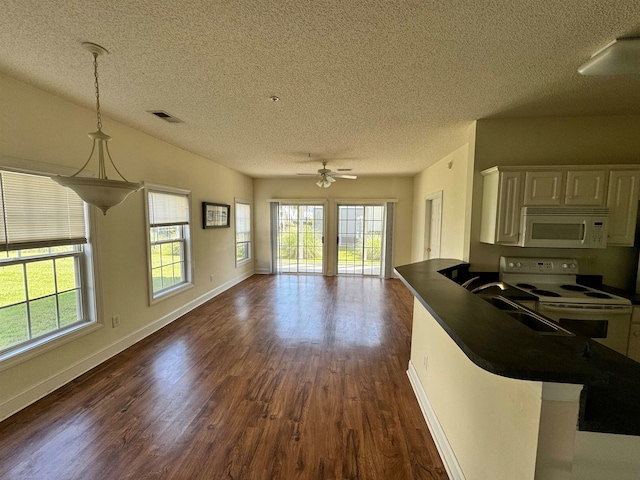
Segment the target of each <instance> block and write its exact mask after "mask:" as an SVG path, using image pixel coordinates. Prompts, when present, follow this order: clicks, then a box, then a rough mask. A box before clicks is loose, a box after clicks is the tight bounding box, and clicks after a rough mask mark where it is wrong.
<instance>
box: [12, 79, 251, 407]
mask: <svg viewBox="0 0 640 480" xmlns="http://www.w3.org/2000/svg"><path fill="white" fill-rule="evenodd" d="M0 106H1V107H2V108H0V156H6V157H14V158H18V159H25V160H30V161H37V162H43V163H48V164H54V165H63V166H73V167H76V168H79V167H80V166H81V165H82V163H83V162H84V161H85V160H86V158H87V156H88V154H89V151H90V149H91V141H90V140H89V138H88V137H87V133H88V132H90V131H93V130H95V113H94V112H91V111H90V110H86V109H84V108H80V107H78V106H76V105H74V104H71V103H69V102H67V101H65V100H62V99H60V98H58V97H55V96H52V95H49V94H47V93H45V92H43V91H41V90H38V89H36V88H33V87H30V86H28V85H25V84H23V83H20V82H17V81H15V80H13V79H11V78H9V77H6V76H1V75H0ZM103 123H104V130H105V132H106V133H108V134H109V135H111V136H112V137H113V141H112V142H111V144H110V150H111V153H112V155H113V158H114V160H115V162H116V165H117V166H118V167H119V168H120V170H121V171H122V173H123V174H124V175H125V176H126V177H127V178H128V179H129V180H131V181H139V180H145V181H147V182H152V183H158V184H165V185H170V186H175V187H180V188H185V189H188V190H191V192H192V204H191V220H192V240H193V259H194V283H195V288H192V289H189V290H187V291H185V292H183V293H180V294H178V295H176V296H174V297H171V298H168V299H167V300H165V301H162V302H159V303H157V304H155V305H154V306H152V307H150V306H149V303H148V295H147V260H146V247H145V245H146V244H145V242H146V236H145V227H144V203H143V199H144V196H143V193H142V192H138V193H135V194H133V195H132V196H131V197H129V199H127V200H126V202H125V203H124V204H122V205H120V206H117V207H115V208H113V209H112V210H110V211H109V212H108V214H107V216H102V214H100V215H97V216H96V218H97V223H98V239H97V240H98V252H97V253H98V257H99V265H98V268H99V274H100V275H99V281H100V285H101V291H102V303H103V309H102V311H103V314H104V318H105V319H107V320H106V321H105V327H104V328H102V329H100V330H98V331H96V332H93V333H90V334H89V335H86V336H84V337H82V338H80V339H78V340H75V341H72V342H70V343H67V344H65V345H63V346H61V347H59V348H56V349H54V350H52V351H49V352H46V353H44V354H42V355H40V356H38V357H37V358H33V359H31V360H27V361H25V362H24V363H21V364H19V365H17V366H14V367H11V368H9V369H5V370H3V371H0V385H1V386H2V388H0V407H2V405H3V404H6V403H7V401H8V400H10V399H13V400H12V401H13V402H14V404H15V403H16V402H18V403H19V401H20V400H19V399H18V400H16V398H18V397H20V396H21V395H23V396H25V398H26V397H28V394H25V392H29V391H30V390H32V389H34V388H35V389H36V390H37V389H38V388H39V389H42V388H45V387H43V386H42V385H49V384H48V383H47V382H50V381H51V379H52V378H54V377H55V378H57V377H60V378H64V377H65V373H64V372H70V371H72V370H74V369H75V370H74V371H76V370H77V369H79V368H80V369H81V368H82V367H81V365H83V362H87V359H89V358H91V357H92V355H94V354H95V352H99V351H102V350H104V349H107V348H108V347H109V346H112V345H114V344H118V343H120V344H123V342H124V343H126V339H127V337H128V336H130V335H132V334H133V333H135V332H137V331H140V330H144V329H145V328H147V327H148V326H149V325H151V324H153V323H154V322H155V321H157V320H158V319H161V318H163V317H165V316H167V315H170V314H171V313H172V312H175V311H177V310H180V309H181V308H184V307H185V305H188V304H189V303H190V302H196V301H198V299H199V298H201V297H203V296H207V295H208V294H211V292H212V291H214V290H216V289H217V290H220V289H223V288H225V286H226V285H229V284H231V283H233V282H234V281H237V279H239V278H241V277H243V276H246V275H249V274H251V272H252V271H253V263H249V264H246V265H243V266H242V267H241V268H236V266H235V247H234V230H233V223H232V228H230V229H209V230H203V229H202V228H201V225H202V223H201V215H202V214H201V202H202V201H210V202H219V203H228V204H231V205H233V201H234V197H241V198H243V199H246V200H249V201H252V199H253V180H252V179H251V178H249V177H247V176H245V175H242V174H239V173H237V172H235V171H233V170H230V169H228V168H226V167H223V166H220V165H218V164H215V163H213V162H211V161H208V160H206V159H204V158H202V157H199V156H197V155H194V154H192V153H189V152H187V151H185V150H182V149H179V148H177V147H174V146H172V145H169V144H167V143H165V142H162V141H160V140H157V139H155V138H153V137H150V136H148V135H145V134H143V133H141V132H139V131H136V130H134V129H131V128H129V127H126V126H124V125H122V124H119V123H117V122H114V121H111V120H110V119H108V118H104V117H103ZM177 128H179V126H178V127H177ZM94 168H95V165H94ZM232 212H233V210H232ZM232 222H233V219H232ZM211 275H213V282H211V281H210V276H211ZM113 315H120V318H121V325H120V326H119V327H118V328H111V325H110V318H111V316H113ZM54 383H55V382H54ZM47 388H48V387H47Z"/></svg>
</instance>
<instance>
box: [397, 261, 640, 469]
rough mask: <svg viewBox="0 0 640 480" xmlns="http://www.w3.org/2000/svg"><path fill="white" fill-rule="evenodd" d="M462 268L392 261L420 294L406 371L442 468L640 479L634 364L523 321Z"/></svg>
mask: <svg viewBox="0 0 640 480" xmlns="http://www.w3.org/2000/svg"><path fill="white" fill-rule="evenodd" d="M468 270H469V265H468V264H466V263H465V262H462V261H460V260H447V259H436V260H428V261H424V262H418V263H414V264H411V265H404V266H400V267H397V268H396V272H397V273H398V275H399V276H400V278H401V279H402V281H403V282H404V283H405V285H407V287H408V288H409V289H410V290H411V292H412V293H413V294H414V296H415V300H414V318H413V330H412V345H411V360H410V364H409V371H408V374H409V378H410V380H411V382H412V385H413V387H414V391H415V392H416V396H417V398H418V401H419V403H420V405H421V407H422V409H423V412H424V414H425V418H426V419H427V422H428V423H429V426H430V429H431V431H432V434H433V436H434V438H435V439H436V443H437V444H438V447H439V450H440V453H441V455H442V457H443V460H444V461H445V464H446V465H447V469H448V471H449V475H450V476H451V477H452V478H464V479H467V480H475V479H479V480H480V479H483V480H484V479H487V478H491V479H492V480H493V479H505V480H506V479H509V480H511V479H515V478H517V479H519V480H520V479H523V480H524V479H538V480H540V479H543V480H546V479H581V480H588V479H597V478H616V479H626V478H629V479H636V478H638V475H639V472H640V456H639V455H638V452H639V451H640V414H639V413H638V412H639V411H640V364H638V363H637V362H634V361H633V360H630V359H628V358H626V357H624V356H623V355H620V354H618V353H616V352H614V351H613V350H610V349H609V348H607V347H604V346H602V345H600V344H598V343H597V342H593V341H591V340H589V339H587V338H584V337H579V336H547V335H540V334H539V333H537V332H535V331H533V330H531V329H529V328H528V327H526V326H524V325H523V324H521V323H519V322H517V321H516V320H514V319H513V318H511V317H510V316H508V315H507V314H506V313H504V312H502V311H500V310H498V309H497V308H495V307H493V306H492V305H491V304H490V303H488V302H486V301H484V300H483V299H482V298H480V297H479V296H477V295H474V294H472V293H471V292H469V291H467V290H466V289H465V288H463V287H461V286H460V285H459V284H458V283H460V282H462V281H463V280H464V279H465V278H466V276H468ZM576 425H578V428H577V429H576Z"/></svg>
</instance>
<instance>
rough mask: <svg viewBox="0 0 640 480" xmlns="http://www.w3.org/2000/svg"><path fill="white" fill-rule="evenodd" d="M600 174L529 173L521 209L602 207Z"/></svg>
mask: <svg viewBox="0 0 640 480" xmlns="http://www.w3.org/2000/svg"><path fill="white" fill-rule="evenodd" d="M606 181H607V177H606V172H605V171H604V170H568V171H567V170H558V169H549V170H529V171H527V172H525V180H524V200H523V205H525V206H530V205H600V206H602V205H604V198H605V197H604V193H605V185H606Z"/></svg>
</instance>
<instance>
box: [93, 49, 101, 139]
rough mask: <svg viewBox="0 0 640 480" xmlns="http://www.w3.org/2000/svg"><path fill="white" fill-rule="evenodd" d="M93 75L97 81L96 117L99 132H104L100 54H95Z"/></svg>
mask: <svg viewBox="0 0 640 480" xmlns="http://www.w3.org/2000/svg"><path fill="white" fill-rule="evenodd" d="M93 75H94V77H95V79H96V81H95V84H94V85H95V87H96V115H97V117H98V130H102V117H101V116H100V86H99V85H98V54H97V53H95V52H94V53H93Z"/></svg>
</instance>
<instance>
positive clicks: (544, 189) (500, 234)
mask: <svg viewBox="0 0 640 480" xmlns="http://www.w3.org/2000/svg"><path fill="white" fill-rule="evenodd" d="M481 174H482V176H483V188H484V189H483V194H482V197H483V198H482V224H481V230H480V241H481V242H484V243H498V244H502V245H517V244H518V243H519V242H518V241H519V235H520V220H521V216H522V207H523V206H531V205H557V206H563V205H567V206H606V207H608V208H609V226H608V237H607V245H611V246H633V242H634V236H635V230H636V220H637V213H638V198H639V195H640V166H638V165H606V166H602V165H599V166H582V165H562V166H560V165H559V166H548V167H539V166H529V167H509V166H505V167H493V168H489V169H487V170H484V171H483V172H481Z"/></svg>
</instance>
